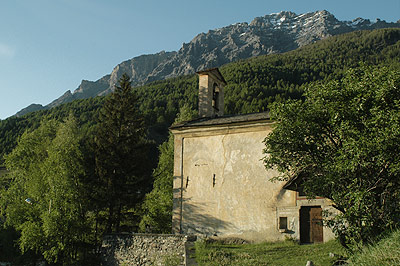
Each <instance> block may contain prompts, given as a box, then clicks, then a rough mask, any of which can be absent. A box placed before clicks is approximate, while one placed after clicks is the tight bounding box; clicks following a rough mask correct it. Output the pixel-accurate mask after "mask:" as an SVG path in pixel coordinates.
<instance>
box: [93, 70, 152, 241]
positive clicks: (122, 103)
mask: <svg viewBox="0 0 400 266" xmlns="http://www.w3.org/2000/svg"><path fill="white" fill-rule="evenodd" d="M99 120H100V121H99V123H98V126H97V131H96V133H95V161H96V173H97V176H98V184H97V187H96V189H97V190H98V191H97V193H98V194H97V195H96V196H97V202H98V203H99V206H98V208H99V209H103V210H104V209H106V210H107V214H106V217H105V219H106V228H105V231H106V232H107V233H111V232H118V231H119V230H120V225H121V222H122V221H126V220H127V218H128V217H127V216H126V215H128V214H129V212H130V211H131V209H132V208H134V207H135V205H136V204H138V203H139V202H140V200H141V199H142V198H143V196H144V194H145V192H147V191H146V189H147V188H146V182H148V181H149V179H146V178H145V177H146V176H145V169H146V165H147V164H148V162H147V160H146V155H147V152H146V148H147V142H146V139H145V135H146V134H145V133H146V132H145V129H144V123H143V119H142V117H141V115H140V113H139V111H138V98H137V96H136V95H135V94H133V93H132V87H131V83H130V78H129V76H127V75H126V74H124V75H123V76H122V77H121V79H120V80H119V86H116V87H115V91H114V92H113V93H112V94H111V95H110V96H109V97H108V98H107V99H106V101H105V103H104V105H103V107H102V109H101V111H100V118H99Z"/></svg>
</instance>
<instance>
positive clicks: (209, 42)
mask: <svg viewBox="0 0 400 266" xmlns="http://www.w3.org/2000/svg"><path fill="white" fill-rule="evenodd" d="M399 21H400V20H399ZM399 21H398V22H395V23H394V22H390V23H388V22H386V21H384V20H380V19H377V21H376V22H371V21H370V20H369V19H363V18H356V19H354V20H352V21H339V20H338V19H336V18H335V16H334V15H333V14H331V13H329V12H328V11H326V10H322V11H315V12H309V13H304V14H300V15H297V14H296V13H294V12H290V11H282V12H279V13H272V14H269V15H265V16H262V17H256V18H254V19H253V20H252V21H251V22H250V23H248V22H239V23H234V24H231V25H228V26H225V27H222V28H217V29H213V30H209V31H208V32H207V33H204V32H203V33H200V34H198V35H196V36H195V37H194V38H193V39H192V40H191V41H190V42H189V43H184V44H183V45H182V47H181V48H180V49H179V50H178V51H171V52H165V51H161V52H159V53H155V54H148V55H140V56H137V57H134V58H132V59H128V60H126V61H123V62H121V63H120V64H118V65H117V66H115V67H114V69H113V70H112V72H111V73H110V74H108V75H105V76H103V77H102V78H100V79H98V80H96V81H88V80H82V82H81V84H80V85H79V87H78V88H77V89H75V90H74V91H73V92H71V91H70V90H68V91H66V92H65V93H64V94H63V95H62V96H61V97H59V98H57V99H55V100H54V101H52V102H51V103H50V104H48V105H46V106H41V105H37V104H34V105H30V106H28V107H29V108H28V107H27V108H24V109H22V110H21V111H20V112H18V113H17V114H16V116H21V115H24V114H26V113H27V112H31V111H32V110H33V111H36V110H40V109H48V108H52V107H55V106H58V105H60V104H63V103H67V102H70V101H73V100H76V99H84V98H90V97H95V96H102V95H106V94H108V93H110V92H112V90H113V88H114V86H115V84H116V83H117V81H118V79H119V77H120V76H121V75H122V73H127V74H128V75H130V76H131V81H132V85H133V86H138V85H143V84H145V83H148V82H151V81H156V80H161V79H165V78H171V77H177V76H181V75H187V74H192V73H195V72H196V71H199V70H201V69H207V68H211V67H218V66H221V65H224V64H226V63H230V62H233V61H237V60H240V59H245V58H249V57H254V56H259V55H264V54H274V53H283V52H287V51H290V50H294V49H296V48H299V47H302V46H305V45H308V44H311V43H313V42H315V41H318V40H321V39H325V38H327V37H329V36H333V35H338V34H343V33H347V32H351V31H357V30H366V29H378V28H387V27H400V22H399Z"/></svg>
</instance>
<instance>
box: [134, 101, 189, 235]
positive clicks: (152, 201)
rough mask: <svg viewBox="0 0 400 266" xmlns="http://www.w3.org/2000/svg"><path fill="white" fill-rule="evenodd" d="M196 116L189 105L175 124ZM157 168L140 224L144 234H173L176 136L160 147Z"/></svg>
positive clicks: (184, 107)
mask: <svg viewBox="0 0 400 266" xmlns="http://www.w3.org/2000/svg"><path fill="white" fill-rule="evenodd" d="M195 116H196V112H195V111H193V110H192V109H191V108H190V107H189V105H184V106H183V107H182V108H181V111H180V113H179V114H178V116H177V119H176V121H175V123H179V122H182V121H188V120H191V119H193V118H194V117H195ZM159 153H160V156H159V159H158V165H157V168H156V169H155V170H154V172H153V178H154V184H153V190H152V191H151V192H150V193H148V194H147V195H146V198H145V200H144V202H143V205H142V210H143V216H142V220H141V222H140V230H141V231H142V232H148V231H150V232H152V233H171V228H172V224H171V222H172V187H173V186H172V183H173V175H174V136H173V135H172V134H170V135H169V138H168V140H167V141H166V142H164V143H163V144H161V145H160V146H159Z"/></svg>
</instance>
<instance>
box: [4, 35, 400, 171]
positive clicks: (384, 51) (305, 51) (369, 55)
mask: <svg viewBox="0 0 400 266" xmlns="http://www.w3.org/2000/svg"><path fill="white" fill-rule="evenodd" d="M399 58H400V29H381V30H373V31H357V32H352V33H348V34H345V35H339V36H334V37H330V38H328V39H325V40H322V41H319V42H316V43H314V44H311V45H308V46H305V47H303V48H300V49H297V50H295V51H291V52H287V53H284V54H275V55H267V56H259V57H254V58H251V59H246V60H241V61H238V62H235V63H230V64H227V65H224V66H222V67H221V68H220V70H221V72H222V74H223V75H224V77H225V79H226V81H227V83H228V85H227V86H226V88H225V113H226V114H240V113H251V112H259V111H264V110H266V109H268V105H269V104H270V103H272V102H274V101H276V100H282V99H287V98H299V97H301V95H302V91H303V88H304V87H305V86H307V85H308V84H309V83H312V82H317V81H328V80H336V79H339V78H341V77H342V75H343V73H344V72H345V70H346V69H348V68H354V67H357V66H359V65H360V64H362V63H364V64H373V65H376V64H383V65H389V66H391V67H394V68H400V63H399V61H400V60H399ZM197 83H198V79H197V76H196V75H189V76H182V77H178V78H172V79H167V80H162V81H157V82H152V83H150V84H147V85H145V86H141V87H136V88H134V92H135V93H136V94H137V95H138V96H139V99H140V103H139V105H140V106H139V109H140V111H141V112H142V114H143V116H144V118H145V121H146V124H147V128H148V131H149V133H150V139H153V140H155V143H156V144H158V143H161V142H162V141H164V140H165V139H166V138H167V128H168V127H169V126H170V125H171V123H172V122H173V121H174V119H175V116H176V114H177V112H178V111H179V109H180V108H181V107H182V106H183V105H184V104H187V105H189V106H191V107H192V109H197V100H198V98H197V89H198V84H197ZM106 97H107V96H106ZM103 101H104V97H97V98H92V99H86V100H77V101H74V102H71V103H68V104H64V105H61V106H59V107H56V108H53V109H50V110H44V111H38V112H34V113H30V114H27V115H25V116H22V117H11V118H8V119H6V120H2V121H0V156H1V158H3V156H4V155H5V154H7V153H9V152H10V151H11V150H12V149H13V147H15V145H16V141H17V139H18V137H19V136H21V135H22V133H23V132H24V131H25V130H27V129H34V128H37V127H38V125H39V122H40V121H41V120H42V119H44V118H55V119H58V120H61V119H63V118H65V117H67V116H68V115H69V113H71V112H72V113H73V114H74V115H75V116H76V117H77V118H78V122H79V124H80V125H81V126H82V127H85V128H86V129H87V130H90V128H91V127H92V126H93V125H94V124H95V123H96V117H97V116H98V110H99V108H100V107H101V106H102V103H103ZM2 160H3V159H1V162H2ZM0 164H1V163H0Z"/></svg>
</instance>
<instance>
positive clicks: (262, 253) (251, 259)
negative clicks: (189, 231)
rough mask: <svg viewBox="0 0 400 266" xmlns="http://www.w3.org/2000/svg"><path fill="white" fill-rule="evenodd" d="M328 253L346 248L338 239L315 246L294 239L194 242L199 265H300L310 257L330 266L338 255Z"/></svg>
mask: <svg viewBox="0 0 400 266" xmlns="http://www.w3.org/2000/svg"><path fill="white" fill-rule="evenodd" d="M329 253H334V254H340V255H343V254H345V251H344V250H343V249H342V247H341V246H340V244H339V243H338V242H337V241H330V242H327V243H324V244H314V245H299V244H297V243H295V242H293V241H283V242H276V243H262V244H243V245H226V244H219V243H212V244H208V243H205V242H197V243H196V261H197V262H198V264H199V266H202V265H203V266H206V265H207V266H224V265H226V266H228V265H229V266H235V265H237V266H239V265H240V266H247V265H248V266H254V265H258V266H263V265H265V266H266V265H268V266H278V265H282V266H291V265H293V266H299V265H306V263H307V261H309V260H311V261H312V262H313V263H314V265H316V266H325V265H327V266H328V265H329V266H331V265H332V264H333V263H334V262H335V260H337V258H331V257H329Z"/></svg>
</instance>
